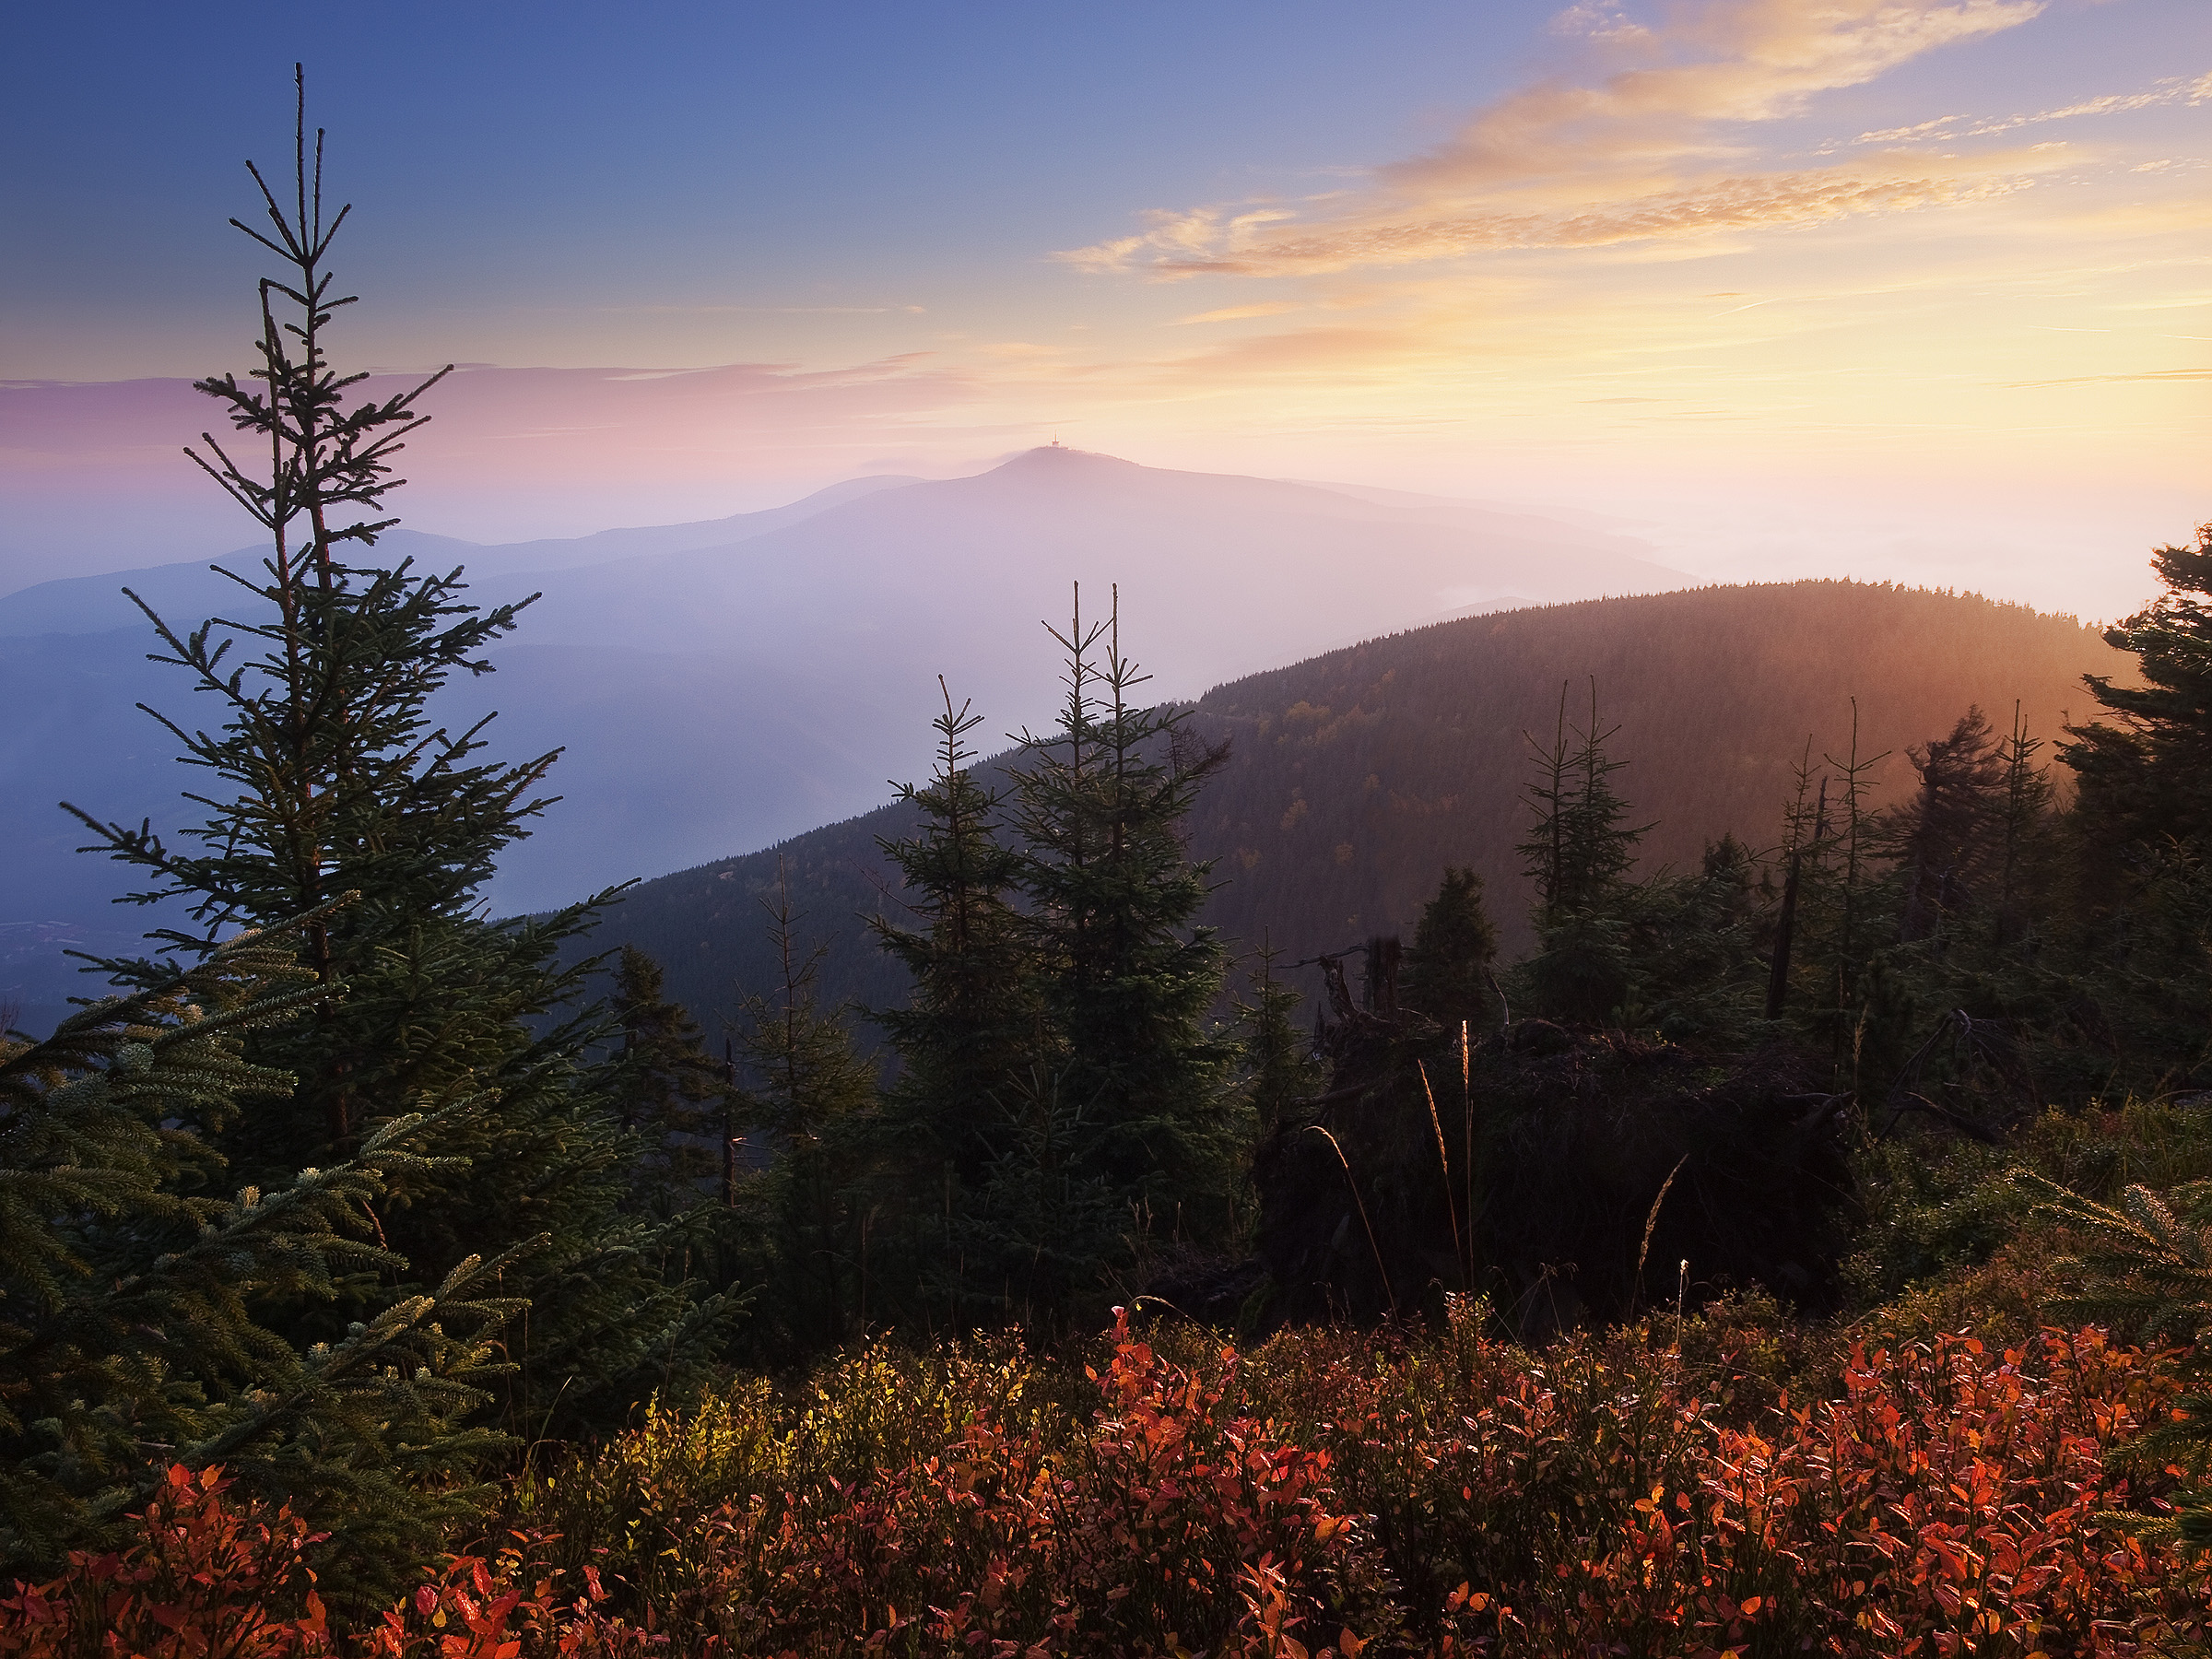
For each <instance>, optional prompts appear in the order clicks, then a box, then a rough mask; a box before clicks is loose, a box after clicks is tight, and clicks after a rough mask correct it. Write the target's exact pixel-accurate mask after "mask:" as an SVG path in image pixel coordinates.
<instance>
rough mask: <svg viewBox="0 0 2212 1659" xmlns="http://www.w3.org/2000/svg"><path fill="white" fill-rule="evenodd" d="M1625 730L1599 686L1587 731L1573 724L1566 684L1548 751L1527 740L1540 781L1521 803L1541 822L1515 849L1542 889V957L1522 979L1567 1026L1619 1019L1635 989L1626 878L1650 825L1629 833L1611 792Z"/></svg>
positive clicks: (1620, 803)
mask: <svg viewBox="0 0 2212 1659" xmlns="http://www.w3.org/2000/svg"><path fill="white" fill-rule="evenodd" d="M1619 730H1620V728H1619V727H1618V726H1610V727H1608V726H1606V725H1605V724H1603V723H1602V721H1601V720H1600V719H1599V716H1598V704H1597V681H1596V680H1595V679H1594V678H1593V679H1592V680H1591V682H1590V718H1589V722H1588V724H1585V725H1583V726H1581V727H1579V728H1577V727H1571V726H1570V725H1569V724H1568V722H1567V688H1566V686H1565V685H1564V684H1562V685H1561V686H1560V688H1559V724H1558V729H1557V731H1556V733H1555V734H1554V736H1553V738H1552V741H1551V743H1550V745H1549V746H1548V747H1547V746H1545V745H1543V744H1540V743H1538V742H1537V741H1536V740H1535V737H1534V736H1528V744H1529V747H1530V749H1531V751H1532V757H1533V759H1534V761H1535V774H1536V775H1535V781H1534V782H1532V784H1531V785H1530V787H1529V788H1528V790H1527V792H1526V794H1525V795H1524V800H1525V801H1526V802H1527V804H1528V806H1529V807H1530V809H1531V813H1532V815H1533V817H1534V819H1535V821H1534V823H1533V824H1532V825H1531V826H1530V830H1529V835H1528V839H1527V840H1526V841H1523V842H1521V844H1520V845H1519V847H1518V848H1516V849H1515V850H1516V851H1517V852H1519V853H1521V855H1522V858H1523V860H1524V868H1525V869H1526V870H1527V871H1528V874H1529V876H1530V877H1531V878H1532V879H1533V880H1534V882H1535V889H1536V903H1535V921H1536V938H1537V951H1536V954H1535V956H1534V957H1532V958H1531V959H1529V960H1528V961H1526V962H1524V963H1523V964H1522V965H1521V967H1520V969H1519V970H1518V972H1517V977H1518V978H1519V980H1520V982H1521V983H1522V984H1523V986H1524V989H1525V990H1526V992H1527V993H1528V994H1529V996H1530V999H1531V1001H1530V1006H1531V1007H1532V1009H1533V1010H1535V1011H1538V1012H1545V1013H1550V1014H1555V1015H1558V1016H1559V1017H1561V1018H1570V1019H1578V1020H1584V1021H1591V1022H1596V1021H1602V1020H1606V1019H1609V1018H1615V1017H1616V1016H1617V1015H1618V1014H1619V1013H1620V1012H1621V1010H1622V1009H1624V1008H1625V1007H1626V1006H1627V1005H1628V1003H1629V1001H1630V994H1631V992H1632V990H1633V988H1634V977H1635V976H1634V970H1633V967H1632V964H1631V961H1630V956H1631V942H1630V938H1629V923H1628V916H1627V913H1626V912H1627V910H1628V908H1629V901H1630V898H1631V892H1630V884H1629V882H1628V880H1627V877H1628V872H1629V870H1630V867H1631V866H1632V865H1634V863H1635V860H1636V847H1637V843H1638V842H1640V841H1641V840H1642V839H1643V837H1644V834H1645V833H1646V831H1648V830H1650V828H1651V826H1650V825H1648V824H1646V825H1643V826H1641V827H1638V828H1630V827H1629V825H1628V824H1627V822H1626V820H1627V818H1629V816H1630V814H1629V806H1628V803H1627V802H1626V801H1625V800H1624V799H1622V797H1621V795H1620V794H1619V792H1618V790H1616V789H1615V787H1614V784H1613V776H1614V774H1615V773H1616V772H1618V771H1621V770H1622V768H1624V767H1625V766H1626V765H1627V764H1628V763H1627V762H1626V761H1625V760H1621V759H1616V758H1615V757H1614V755H1613V753H1612V751H1611V750H1610V748H1609V747H1607V746H1608V745H1609V744H1610V743H1611V741H1612V739H1613V738H1614V737H1615V736H1617V735H1618V734H1619ZM1524 735H1526V734H1524Z"/></svg>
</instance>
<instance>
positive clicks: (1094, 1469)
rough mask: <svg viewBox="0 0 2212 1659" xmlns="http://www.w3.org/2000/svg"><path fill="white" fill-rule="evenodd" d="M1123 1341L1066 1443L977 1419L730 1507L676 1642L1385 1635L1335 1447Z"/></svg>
mask: <svg viewBox="0 0 2212 1659" xmlns="http://www.w3.org/2000/svg"><path fill="white" fill-rule="evenodd" d="M1115 1338H1116V1341H1115V1349H1114V1354H1113V1358H1112V1361H1111V1362H1110V1364H1109V1366H1108V1369H1107V1371H1106V1374H1105V1375H1104V1376H1103V1377H1100V1378H1098V1379H1097V1382H1098V1383H1099V1386H1100V1390H1101V1392H1102V1393H1103V1394H1104V1396H1105V1399H1104V1403H1103V1405H1102V1406H1101V1407H1100V1410H1099V1411H1098V1413H1097V1416H1096V1418H1095V1421H1094V1423H1093V1424H1092V1426H1091V1428H1090V1430H1089V1431H1088V1433H1086V1434H1083V1435H1081V1436H1078V1437H1076V1438H1075V1439H1074V1440H1073V1441H1071V1442H1070V1443H1068V1444H1067V1445H1065V1446H1062V1447H1058V1448H1053V1447H1049V1446H1048V1445H1047V1444H1046V1443H1045V1441H1043V1440H1042V1438H1041V1436H1040V1435H1038V1434H1037V1433H1036V1432H1034V1431H1031V1432H1028V1433H1022V1434H1008V1433H1005V1432H1002V1431H1001V1430H1000V1429H999V1428H998V1427H997V1426H996V1425H994V1424H991V1423H988V1422H982V1421H977V1422H973V1423H971V1424H970V1425H969V1426H968V1428H967V1429H966V1430H965V1431H964V1432H963V1433H962V1435H961V1437H960V1438H959V1441H957V1442H955V1443H954V1444H953V1445H951V1446H949V1447H947V1449H946V1450H945V1451H944V1452H943V1453H941V1454H940V1455H938V1456H935V1457H930V1458H926V1459H924V1460H921V1461H919V1462H917V1463H915V1464H912V1465H909V1466H908V1467H906V1468H904V1469H900V1470H897V1471H887V1472H885V1473H884V1474H883V1475H882V1477H880V1478H878V1479H877V1480H874V1481H870V1482H866V1483H861V1484H856V1485H853V1486H849V1487H844V1486H839V1485H837V1484H835V1483H829V1484H828V1485H827V1486H826V1487H825V1488H823V1489H821V1490H818V1491H817V1490H808V1491H787V1492H785V1493H782V1494H781V1495H780V1496H778V1497H776V1498H772V1499H771V1498H765V1497H757V1498H755V1499H753V1500H751V1501H749V1502H747V1503H746V1504H743V1505H732V1506H728V1507H726V1508H725V1509H724V1511H723V1512H722V1513H720V1514H719V1515H717V1516H715V1517H714V1518H713V1519H712V1521H711V1522H710V1523H709V1524H708V1525H707V1526H706V1527H705V1528H704V1529H703V1531H702V1533H701V1534H700V1537H699V1538H698V1540H697V1546H698V1554H697V1557H696V1559H695V1561H694V1563H693V1564H692V1571H691V1579H692V1587H691V1588H690V1589H689V1590H688V1591H687V1592H686V1593H685V1594H683V1595H682V1596H680V1597H679V1598H678V1599H677V1601H676V1603H675V1604H674V1605H672V1606H670V1607H668V1608H667V1609H665V1621H666V1626H667V1628H668V1629H670V1630H672V1631H675V1632H681V1634H680V1635H679V1636H678V1640H679V1641H693V1642H699V1641H701V1638H702V1637H704V1638H709V1639H711V1641H710V1645H712V1646H713V1651H717V1652H724V1653H732V1654H736V1653H804V1654H815V1653H821V1654H829V1653H847V1652H874V1651H877V1650H878V1649H888V1650H890V1651H894V1652H898V1653H959V1654H968V1653H1006V1654H1013V1653H1029V1652H1037V1653H1052V1654H1063V1653H1097V1654H1147V1653H1162V1654H1164V1653H1177V1652H1181V1651H1189V1652H1222V1651H1230V1652H1236V1651H1244V1650H1249V1651H1252V1652H1254V1653H1283V1654H1286V1655H1288V1654H1290V1653H1293V1652H1294V1651H1295V1652H1303V1651H1304V1650H1305V1648H1306V1647H1308V1646H1311V1645H1314V1644H1320V1645H1331V1646H1335V1645H1339V1644H1341V1643H1342V1642H1344V1641H1346V1640H1347V1630H1359V1628H1361V1627H1366V1626H1371V1625H1373V1624H1375V1623H1377V1622H1380V1623H1382V1624H1384V1625H1387V1624H1388V1623H1389V1622H1391V1621H1392V1618H1393V1610H1392V1608H1391V1606H1390V1603H1389V1600H1388V1597H1387V1595H1386V1594H1385V1589H1386V1586H1385V1585H1384V1583H1383V1582H1382V1579H1381V1578H1380V1576H1379V1574H1378V1573H1377V1572H1376V1571H1375V1570H1374V1567H1373V1564H1372V1552H1371V1549H1370V1548H1369V1547H1368V1546H1367V1545H1366V1543H1365V1540H1364V1538H1363V1537H1362V1535H1361V1528H1360V1526H1359V1523H1358V1522H1357V1520H1356V1519H1354V1518H1353V1517H1350V1516H1347V1515H1344V1514H1342V1513H1339V1512H1335V1511H1334V1509H1333V1508H1332V1506H1331V1505H1329V1503H1328V1502H1327V1501H1326V1498H1327V1469H1328V1456H1327V1453H1321V1452H1309V1451H1305V1450H1302V1449H1300V1448H1299V1447H1297V1446H1294V1445H1290V1444H1288V1443H1287V1442H1285V1441H1283V1440H1282V1439H1281V1438H1280V1437H1279V1436H1278V1435H1277V1434H1275V1433H1274V1432H1273V1431H1272V1430H1271V1429H1270V1428H1269V1427H1268V1426H1267V1425H1265V1424H1261V1423H1255V1422H1253V1421H1252V1420H1250V1419H1248V1418H1239V1417H1234V1416H1231V1415H1230V1414H1227V1413H1225V1412H1223V1411H1222V1410H1221V1409H1220V1402H1221V1398H1222V1393H1223V1388H1224V1382H1223V1380H1222V1378H1220V1377H1218V1376H1217V1377H1206V1376H1203V1375H1200V1374H1198V1373H1196V1372H1194V1371H1191V1370H1188V1369H1185V1368H1183V1367H1181V1366H1177V1365H1174V1364H1171V1363H1170V1362H1168V1361H1166V1360H1163V1359H1160V1358H1159V1356H1158V1355H1156V1354H1155V1353H1154V1352H1153V1350H1152V1349H1151V1348H1150V1347H1148V1346H1147V1345H1146V1344H1145V1343H1142V1342H1138V1341H1136V1340H1135V1339H1134V1338H1133V1337H1131V1336H1130V1335H1129V1333H1128V1329H1127V1322H1126V1318H1125V1317H1124V1318H1123V1319H1121V1320H1120V1321H1119V1322H1118V1323H1117V1325H1116V1330H1115ZM1219 1360H1220V1366H1221V1369H1222V1370H1223V1371H1225V1372H1227V1373H1228V1374H1229V1375H1230V1376H1233V1372H1234V1369H1235V1356H1234V1354H1233V1352H1231V1351H1230V1350H1222V1351H1221V1354H1220V1355H1219ZM1349 1640H1350V1641H1352V1643H1353V1644H1354V1645H1355V1646H1356V1645H1358V1643H1359V1640H1360V1638H1359V1636H1358V1635H1356V1634H1355V1635H1352V1636H1351V1637H1350V1638H1349Z"/></svg>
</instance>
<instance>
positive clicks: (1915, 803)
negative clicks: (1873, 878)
mask: <svg viewBox="0 0 2212 1659" xmlns="http://www.w3.org/2000/svg"><path fill="white" fill-rule="evenodd" d="M1905 756H1906V759H1909V760H1910V761H1911V762H1912V770H1913V771H1915V772H1917V773H1918V774H1919V776H1920V787H1919V788H1918V789H1917V790H1916V791H1914V793H1913V794H1912V798H1911V799H1910V800H1907V801H1902V802H1900V803H1899V804H1898V805H1897V806H1895V807H1892V808H1891V809H1890V810H1889V811H1888V812H1886V813H1883V814H1881V815H1880V816H1879V818H1877V822H1876V826H1875V844H1876V846H1877V850H1879V851H1880V852H1882V853H1886V854H1887V855H1888V857H1889V858H1890V860H1891V861H1892V862H1893V863H1894V865H1896V868H1897V872H1898V876H1899V878H1900V881H1901V882H1902V883H1903V909H1902V911H1901V912H1900V916H1899V919H1898V936H1899V937H1900V939H1902V940H1905V941H1907V942H1910V941H1912V940H1915V939H1924V938H1927V937H1929V936H1930V935H1934V934H1935V933H1936V932H1938V931H1939V930H1940V929H1942V928H1943V927H1944V925H1945V924H1946V923H1947V922H1948V921H1949V920H1950V919H1951V918H1952V917H1954V916H1962V915H1964V914H1966V913H1968V912H1971V911H1972V910H1973V909H1974V908H1975V906H1976V904H1977V902H1978V901H1979V900H1980V899H1981V898H1982V896H1983V887H1984V886H1985V885H1986V883H1987V879H1988V877H1989V875H1990V866H1991V865H1992V864H1993V863H1994V862H1997V861H1998V860H2000V859H2001V857H2002V834H2003V826H2004V823H2005V820H2006V814H2007V807H2008V800H2007V781H2008V771H2009V768H2008V765H2007V762H2006V757H2005V755H2004V754H2003V753H2002V752H2001V751H2000V749H1999V747H1998V739H1997V735H1996V734H1995V733H1994V732H1993V731H1992V730H1991V729H1990V725H1989V721H1988V719H1987V718H1986V717H1985V716H1984V715H1983V712H1982V711H1981V709H1980V708H1979V707H1976V708H1970V709H1969V710H1967V712H1965V713H1964V714H1962V715H1960V716H1959V722H1958V724H1956V725H1954V726H1953V727H1952V728H1951V730H1950V731H1949V732H1948V733H1947V735H1944V736H1942V737H1932V738H1930V739H1929V740H1928V741H1927V742H1925V743H1921V744H1915V745H1913V746H1912V747H1910V748H1908V749H1907V750H1906V751H1905Z"/></svg>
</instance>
